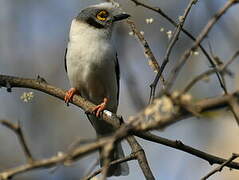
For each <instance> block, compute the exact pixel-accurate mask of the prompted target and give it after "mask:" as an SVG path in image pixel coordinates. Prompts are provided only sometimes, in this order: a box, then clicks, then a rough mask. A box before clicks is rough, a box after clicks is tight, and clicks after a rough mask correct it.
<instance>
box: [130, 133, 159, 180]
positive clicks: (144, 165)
mask: <svg viewBox="0 0 239 180" xmlns="http://www.w3.org/2000/svg"><path fill="white" fill-rule="evenodd" d="M126 139H127V141H128V143H129V145H130V147H131V149H132V151H133V152H132V153H134V154H135V155H136V157H137V160H138V163H139V166H140V168H141V170H142V171H143V173H144V176H145V178H146V179H147V180H155V178H154V176H153V173H152V171H151V169H150V167H149V164H148V161H147V159H146V155H145V152H144V150H143V148H142V147H141V146H140V144H139V143H138V142H137V140H136V139H135V137H134V136H128V137H127V138H126Z"/></svg>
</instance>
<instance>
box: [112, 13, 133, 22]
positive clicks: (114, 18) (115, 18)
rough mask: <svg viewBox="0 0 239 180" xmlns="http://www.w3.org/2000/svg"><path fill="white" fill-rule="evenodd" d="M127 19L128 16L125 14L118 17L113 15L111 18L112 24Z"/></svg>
mask: <svg viewBox="0 0 239 180" xmlns="http://www.w3.org/2000/svg"><path fill="white" fill-rule="evenodd" d="M128 17H130V15H129V14H125V13H123V14H118V15H115V16H114V17H113V22H115V21H120V20H123V19H126V18H128Z"/></svg>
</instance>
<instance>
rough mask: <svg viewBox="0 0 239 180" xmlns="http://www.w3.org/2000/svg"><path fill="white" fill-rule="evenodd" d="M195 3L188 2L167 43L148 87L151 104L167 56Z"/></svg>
mask: <svg viewBox="0 0 239 180" xmlns="http://www.w3.org/2000/svg"><path fill="white" fill-rule="evenodd" d="M196 2H197V1H195V0H191V1H190V3H189V4H188V6H187V8H186V9H185V11H184V14H183V16H182V18H180V20H179V21H180V22H179V23H178V25H177V28H176V30H175V31H174V33H173V39H172V40H171V41H170V43H169V45H168V48H167V50H166V54H165V56H164V60H163V63H162V65H161V68H160V71H158V73H157V75H156V77H155V80H154V81H153V83H152V84H151V85H150V88H151V92H150V102H152V100H153V99H154V97H155V90H156V87H157V84H158V80H159V78H160V77H161V75H162V73H163V71H164V69H165V67H166V65H167V64H168V62H169V56H170V54H171V52H172V49H173V47H174V45H175V44H176V42H177V40H178V38H179V35H180V32H181V30H182V28H183V25H184V22H185V20H186V18H187V16H188V14H189V12H190V10H191V8H192V6H193V5H194V4H196Z"/></svg>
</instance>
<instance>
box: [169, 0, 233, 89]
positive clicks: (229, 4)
mask: <svg viewBox="0 0 239 180" xmlns="http://www.w3.org/2000/svg"><path fill="white" fill-rule="evenodd" d="M236 3H238V0H230V1H227V2H226V3H225V5H224V6H223V7H222V8H221V9H220V10H219V11H218V12H217V13H216V14H215V15H214V16H213V18H212V19H211V20H210V21H209V22H208V23H207V25H206V26H205V27H204V28H203V30H202V31H201V33H200V34H199V36H198V37H197V39H196V41H195V43H194V44H193V46H192V47H191V48H190V49H189V50H187V51H186V52H185V53H184V54H183V56H182V57H181V58H180V60H179V62H178V64H177V65H176V66H175V68H174V69H173V71H172V74H171V77H170V78H169V80H168V83H167V88H166V90H169V89H170V88H171V86H172V84H173V82H174V81H175V79H176V78H177V75H178V73H179V71H180V70H181V68H182V66H183V65H184V64H185V63H186V62H187V60H188V58H189V56H190V55H191V52H193V51H195V50H196V49H197V48H198V46H199V44H200V43H201V42H202V41H203V39H204V38H205V37H206V36H207V34H208V33H209V31H210V30H211V29H212V27H213V25H215V23H216V22H217V21H218V20H219V19H220V17H221V16H222V15H224V14H225V13H226V12H227V10H228V9H229V8H230V7H232V6H233V5H234V4H236ZM224 90H225V89H224ZM225 91H226V90H225Z"/></svg>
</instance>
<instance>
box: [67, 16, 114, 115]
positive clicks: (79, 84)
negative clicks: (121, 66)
mask: <svg viewBox="0 0 239 180" xmlns="http://www.w3.org/2000/svg"><path fill="white" fill-rule="evenodd" d="M115 58H116V52H115V50H114V48H113V46H112V45H111V42H110V34H109V33H107V32H106V31H105V30H102V29H96V28H94V27H91V26H89V25H87V24H86V23H83V22H79V21H77V20H73V21H72V24H71V29H70V36H69V43H68V50H67V56H66V61H67V73H68V77H69V80H70V83H71V86H72V87H74V88H77V89H78V91H79V92H80V93H81V95H82V96H83V97H85V98H87V99H89V100H91V101H92V102H94V103H96V104H99V103H101V102H102V100H103V98H104V97H108V98H109V99H110V104H109V107H108V108H109V110H112V111H116V109H117V104H118V103H117V91H118V87H117V80H116V74H115V61H116V59H115Z"/></svg>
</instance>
